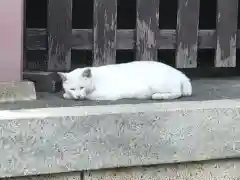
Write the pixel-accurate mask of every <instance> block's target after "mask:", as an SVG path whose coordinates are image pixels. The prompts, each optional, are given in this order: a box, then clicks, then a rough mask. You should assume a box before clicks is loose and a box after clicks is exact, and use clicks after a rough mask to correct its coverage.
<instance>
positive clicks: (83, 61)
mask: <svg viewBox="0 0 240 180" xmlns="http://www.w3.org/2000/svg"><path fill="white" fill-rule="evenodd" d="M71 60H72V61H71V69H75V68H81V67H86V66H92V51H91V50H72V59H71Z"/></svg>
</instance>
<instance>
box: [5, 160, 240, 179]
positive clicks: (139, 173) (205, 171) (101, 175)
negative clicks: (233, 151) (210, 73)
mask: <svg viewBox="0 0 240 180" xmlns="http://www.w3.org/2000/svg"><path fill="white" fill-rule="evenodd" d="M239 169H240V160H237V159H234V160H233V159H231V160H229V159H228V160H224V161H210V162H209V161H205V162H195V163H186V164H184V163H183V164H166V165H157V166H149V167H129V168H117V169H107V170H97V171H86V172H71V173H61V174H51V175H38V176H25V177H15V178H3V180H239V179H240V171H239ZM82 174H83V175H82Z"/></svg>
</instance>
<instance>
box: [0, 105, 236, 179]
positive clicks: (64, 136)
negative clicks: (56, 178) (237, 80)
mask: <svg viewBox="0 0 240 180" xmlns="http://www.w3.org/2000/svg"><path fill="white" fill-rule="evenodd" d="M238 127H240V100H214V101H191V102H168V103H167V102H165V103H152V104H150V103H149V104H135V105H131V104H122V105H111V106H110V105H106V106H84V107H68V108H66V107H63V108H44V109H28V110H12V111H10V110H9V111H0V132H1V137H0V177H6V176H22V175H34V174H42V173H59V172H69V171H82V170H93V169H100V168H115V167H127V166H141V165H152V164H163V163H175V162H187V161H201V160H209V159H218V158H229V157H235V158H236V157H240V128H238Z"/></svg>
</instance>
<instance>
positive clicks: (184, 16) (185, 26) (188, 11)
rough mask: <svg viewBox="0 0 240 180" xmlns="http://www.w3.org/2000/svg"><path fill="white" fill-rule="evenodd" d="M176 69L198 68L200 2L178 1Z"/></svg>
mask: <svg viewBox="0 0 240 180" xmlns="http://www.w3.org/2000/svg"><path fill="white" fill-rule="evenodd" d="M178 6H179V7H178V15H177V46H176V67H178V68H196V67H197V50H198V23H199V20H198V19H199V6H200V0H178Z"/></svg>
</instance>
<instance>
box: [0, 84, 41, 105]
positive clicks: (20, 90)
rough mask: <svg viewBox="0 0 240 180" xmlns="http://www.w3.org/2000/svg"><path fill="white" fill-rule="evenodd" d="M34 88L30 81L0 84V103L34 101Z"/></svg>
mask: <svg viewBox="0 0 240 180" xmlns="http://www.w3.org/2000/svg"><path fill="white" fill-rule="evenodd" d="M36 99H37V97H36V92H35V86H34V83H33V82H30V81H20V82H0V103H6V102H9V103H14V102H16V101H32V100H36Z"/></svg>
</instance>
